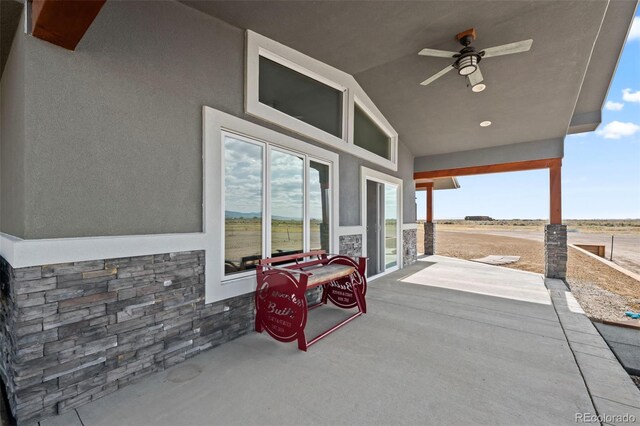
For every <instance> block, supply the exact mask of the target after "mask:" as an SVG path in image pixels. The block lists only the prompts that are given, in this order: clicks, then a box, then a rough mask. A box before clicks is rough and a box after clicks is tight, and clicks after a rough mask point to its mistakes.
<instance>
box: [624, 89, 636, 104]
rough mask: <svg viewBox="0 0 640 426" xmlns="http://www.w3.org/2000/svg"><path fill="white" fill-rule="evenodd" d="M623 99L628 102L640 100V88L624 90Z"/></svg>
mask: <svg viewBox="0 0 640 426" xmlns="http://www.w3.org/2000/svg"><path fill="white" fill-rule="evenodd" d="M622 100H623V101H626V102H640V90H638V91H637V92H632V91H631V89H624V90H623V91H622Z"/></svg>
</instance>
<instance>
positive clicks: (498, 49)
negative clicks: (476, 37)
mask: <svg viewBox="0 0 640 426" xmlns="http://www.w3.org/2000/svg"><path fill="white" fill-rule="evenodd" d="M531 44H533V40H532V39H529V40H522V41H516V42H515V43H509V44H503V45H502V46H495V47H490V48H488V49H484V50H483V51H481V52H480V54H481V55H482V57H483V58H491V57H493V56H502V55H511V54H512V53H520V52H526V51H528V50H529V49H531Z"/></svg>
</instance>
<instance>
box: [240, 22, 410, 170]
mask: <svg viewBox="0 0 640 426" xmlns="http://www.w3.org/2000/svg"><path fill="white" fill-rule="evenodd" d="M246 44H247V46H246V51H247V58H246V61H245V63H246V72H245V94H244V95H245V96H244V99H245V112H246V113H247V114H250V115H253V116H255V117H258V118H260V119H263V120H266V121H268V122H270V123H273V124H276V125H278V126H281V127H284V128H286V129H289V130H292V131H294V132H296V133H298V134H300V135H303V136H307V137H310V138H312V139H314V140H317V141H318V142H321V143H324V144H327V145H329V146H332V147H333V148H336V149H339V150H341V151H345V152H348V153H350V154H352V155H354V156H356V157H360V158H362V159H365V160H367V161H370V162H372V163H374V164H377V165H379V166H382V167H385V168H387V169H390V170H393V171H397V170H398V133H397V132H396V131H395V129H394V128H393V127H392V126H391V124H390V123H389V122H388V121H387V119H386V118H385V117H384V116H383V115H382V113H381V112H380V110H379V109H378V108H377V107H376V106H375V104H374V103H373V101H372V100H371V99H370V98H369V97H368V96H367V94H366V93H365V91H364V90H363V89H362V87H360V85H359V84H358V83H357V82H356V80H355V78H353V76H351V75H350V74H347V73H345V72H344V71H341V70H339V69H337V68H334V67H332V66H330V65H327V64H325V63H323V62H320V61H318V60H317V59H314V58H312V57H310V56H307V55H305V54H303V53H300V52H298V51H297V50H294V49H292V48H290V47H287V46H285V45H283V44H281V43H278V42H276V41H274V40H271V39H269V38H267V37H264V36H262V35H260V34H258V33H255V32H253V31H251V30H247V37H246ZM260 56H264V57H265V58H268V59H270V60H272V61H275V62H277V63H279V64H281V65H284V66H286V67H288V68H291V69H292V70H294V71H296V72H299V73H301V74H304V75H306V76H308V77H311V78H313V79H315V80H317V81H319V82H321V83H323V84H326V85H327V86H330V87H333V88H335V89H337V90H340V91H342V92H343V106H342V137H341V138H339V137H336V136H334V135H332V134H330V133H327V132H325V131H323V130H321V129H318V128H317V127H314V126H312V125H310V124H307V123H305V122H303V121H301V120H298V119H296V118H294V117H292V116H290V115H288V114H285V113H283V112H281V111H278V110H276V109H275V108H271V107H270V106H267V105H265V104H263V103H261V102H260V101H259V99H258V95H259V92H258V83H259V58H260ZM355 102H357V103H358V106H360V107H361V108H362V109H363V111H365V112H366V114H367V115H368V116H369V117H370V118H371V119H372V120H373V121H374V122H375V123H376V124H377V125H378V126H379V127H380V128H381V129H382V130H383V131H384V133H385V134H387V135H388V136H389V141H390V144H391V159H390V160H388V159H386V158H383V157H380V156H378V155H376V154H374V153H372V152H369V151H367V150H366V149H364V148H361V147H359V146H356V145H355V144H354V143H353V139H354V138H353V115H354V104H355Z"/></svg>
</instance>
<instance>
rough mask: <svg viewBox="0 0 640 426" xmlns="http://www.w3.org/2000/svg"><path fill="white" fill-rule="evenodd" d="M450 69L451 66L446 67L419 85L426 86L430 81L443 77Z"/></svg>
mask: <svg viewBox="0 0 640 426" xmlns="http://www.w3.org/2000/svg"><path fill="white" fill-rule="evenodd" d="M452 69H453V65H449V66H448V67H446V68H445V69H443V70H442V71H440V72H439V73H437V74H434V75H432V76H431V77H429V78H428V79H426V80H425V81H423V82H422V83H420V84H421V85H423V86H426V85H427V84H429V83H431V82H432V81H434V80H437V79H439V78H440V77H442V76H443V75H445V74H446V73H448V72H449V71H451V70H452Z"/></svg>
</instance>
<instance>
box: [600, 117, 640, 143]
mask: <svg viewBox="0 0 640 426" xmlns="http://www.w3.org/2000/svg"><path fill="white" fill-rule="evenodd" d="M638 131H640V126H638V125H637V124H635V123H623V122H621V121H612V122H611V123H607V125H606V126H604V127H603V128H602V129H601V130H598V131H597V132H596V133H597V134H598V135H600V136H602V137H603V138H605V139H620V138H622V137H624V136H632V135H633V134H635V133H636V132H638Z"/></svg>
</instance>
